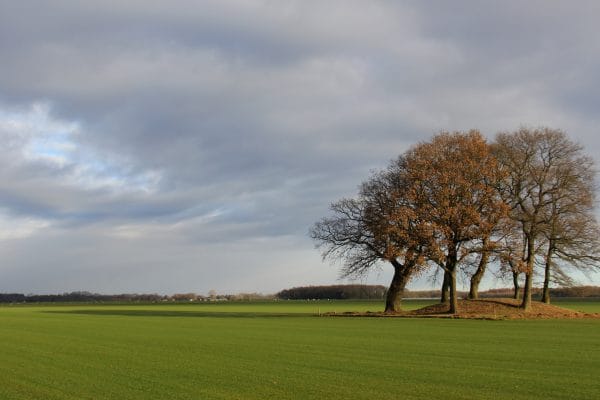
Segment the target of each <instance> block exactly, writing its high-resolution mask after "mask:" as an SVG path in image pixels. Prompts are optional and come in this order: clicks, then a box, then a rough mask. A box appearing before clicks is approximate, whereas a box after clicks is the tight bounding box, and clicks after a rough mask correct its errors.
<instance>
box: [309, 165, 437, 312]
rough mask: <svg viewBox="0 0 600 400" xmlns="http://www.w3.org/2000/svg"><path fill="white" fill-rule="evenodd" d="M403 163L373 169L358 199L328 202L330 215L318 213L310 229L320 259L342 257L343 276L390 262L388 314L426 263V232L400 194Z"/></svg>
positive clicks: (396, 309)
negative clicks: (319, 219)
mask: <svg viewBox="0 0 600 400" xmlns="http://www.w3.org/2000/svg"><path fill="white" fill-rule="evenodd" d="M403 168H404V161H403V159H402V158H399V159H398V160H396V161H395V162H393V163H392V164H391V165H390V167H389V168H388V169H387V170H385V171H382V172H378V173H375V174H374V175H373V176H372V177H371V179H369V180H368V181H366V182H365V183H363V184H362V186H361V188H360V193H359V196H358V198H356V199H342V200H340V201H338V202H336V203H334V204H332V205H331V211H332V212H333V216H330V217H326V218H323V219H322V220H321V221H319V222H317V223H316V224H315V225H314V226H313V228H312V229H311V231H310V236H311V237H312V238H313V239H314V240H315V241H316V242H317V247H319V248H322V249H323V253H322V254H323V258H324V259H334V260H335V259H341V260H343V261H344V267H343V269H342V276H344V277H358V276H362V275H365V274H367V273H368V272H369V271H370V270H371V269H372V268H373V267H374V266H376V264H377V263H378V262H380V261H383V262H388V263H389V264H391V265H392V267H393V268H394V276H393V278H392V282H391V284H390V287H389V289H388V293H387V296H386V305H385V312H388V313H393V312H398V311H400V310H401V302H402V295H403V293H404V290H405V287H406V285H407V283H408V282H409V280H410V279H411V277H412V276H413V275H414V274H415V273H417V272H418V271H419V270H420V269H421V268H423V267H424V266H425V262H424V258H423V257H422V253H423V249H424V247H425V246H426V241H427V238H428V237H429V236H428V235H425V234H423V232H422V226H421V224H420V222H419V220H418V218H417V217H416V215H415V213H414V210H413V208H412V207H411V206H410V204H408V203H407V201H406V199H405V197H404V193H405V192H406V183H405V179H404V171H403ZM423 238H424V239H423Z"/></svg>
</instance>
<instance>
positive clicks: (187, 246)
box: [0, 0, 600, 294]
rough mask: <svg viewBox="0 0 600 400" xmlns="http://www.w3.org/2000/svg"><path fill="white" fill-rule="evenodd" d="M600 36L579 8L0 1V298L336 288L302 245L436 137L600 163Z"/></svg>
mask: <svg viewBox="0 0 600 400" xmlns="http://www.w3.org/2000/svg"><path fill="white" fill-rule="evenodd" d="M599 18H600V3H598V2H597V1H584V0H581V1H576V2H572V1H546V0H540V1H527V2H523V1H503V2H481V1H452V2H450V1H426V2H425V1H398V2H396V1H376V0H370V1H310V0H298V1H285V0H281V1H254V0H233V1H223V0H215V1H148V0H128V1H112V0H103V1H89V2H87V1H86V2H82V1H77V0H74V1H66V0H65V1H30V0H20V1H12V0H0V60H2V62H1V63H0V139H1V140H0V260H1V261H0V292H21V293H62V292H70V291H78V290H86V291H91V292H99V293H124V292H127V293H132V292H138V293H141V292H144V293H161V294H171V293H182V292H196V293H207V292H208V291H209V290H216V291H217V292H219V293H238V292H262V293H273V292H276V291H279V290H281V289H284V288H288V287H292V286H300V285H317V284H336V283H346V282H348V281H346V280H339V270H340V266H339V265H336V264H331V263H330V262H327V261H326V262H323V261H322V260H321V257H320V254H319V251H318V250H316V249H315V248H314V243H313V242H312V241H311V239H310V238H309V237H308V230H309V229H310V227H311V226H312V225H313V224H314V223H315V222H316V221H317V220H319V219H320V218H321V217H323V216H326V215H328V213H329V205H330V203H332V202H334V201H336V200H338V199H340V198H342V197H348V196H354V195H355V194H356V192H357V187H358V185H359V184H360V183H361V182H362V181H363V180H365V179H366V178H368V176H369V175H370V173H371V172H372V171H373V170H377V169H380V168H384V167H385V166H386V165H387V164H388V162H389V160H391V159H393V158H395V157H397V156H398V155H399V154H401V153H402V152H404V151H405V150H407V149H408V148H409V147H410V146H411V145H414V144H416V143H418V142H419V141H425V140H428V139H429V138H431V137H432V136H433V135H434V134H436V133H438V132H439V131H441V130H448V131H454V130H467V129H471V128H474V129H479V130H481V132H482V133H483V134H485V135H486V136H487V137H488V138H490V139H491V138H493V137H494V135H495V134H496V133H497V132H499V131H511V130H515V129H517V128H519V127H520V126H529V127H538V126H549V127H551V128H557V129H562V130H564V131H565V132H567V134H568V135H569V137H570V138H572V139H573V140H574V141H576V142H578V143H580V144H582V145H583V146H584V148H585V150H586V152H587V154H589V155H591V156H593V157H594V158H595V159H596V162H600V156H599V154H600V138H599V137H598V128H599V127H600V91H599V90H598V88H599V87H600V28H599V27H598V19H599ZM599 165H600V164H599ZM390 278H391V271H390V270H388V267H387V266H385V265H382V267H381V269H380V270H374V271H373V273H372V274H370V275H369V276H368V277H366V278H364V279H363V280H362V281H360V282H365V283H375V284H384V285H387V284H388V283H389V280H390ZM581 283H582V284H600V277H598V276H596V277H595V278H594V277H593V278H592V280H591V281H590V280H586V279H582V280H581ZM490 284H498V285H501V286H502V282H500V283H498V282H492V283H490ZM429 286H430V284H428V283H427V282H425V281H423V280H421V281H416V282H413V283H412V284H411V286H410V287H411V288H415V289H418V288H426V287H429Z"/></svg>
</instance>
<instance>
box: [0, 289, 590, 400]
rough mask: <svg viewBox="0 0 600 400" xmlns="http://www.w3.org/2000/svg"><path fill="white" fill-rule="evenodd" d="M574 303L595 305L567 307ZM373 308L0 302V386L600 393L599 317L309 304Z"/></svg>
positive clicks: (295, 395) (396, 395)
mask: <svg viewBox="0 0 600 400" xmlns="http://www.w3.org/2000/svg"><path fill="white" fill-rule="evenodd" d="M426 303H427V304H429V303H430V302H426ZM422 305H424V303H423V302H407V303H406V304H405V306H406V308H416V307H419V306H422ZM565 305H567V306H569V307H571V306H572V305H571V303H565ZM581 306H585V308H588V311H592V309H596V308H595V307H598V306H600V304H598V303H597V302H596V303H592V304H586V303H581V302H577V304H575V305H574V306H573V307H574V308H576V309H577V307H581ZM381 307H382V304H381V302H324V301H319V302H276V303H228V304H225V303H217V304H198V305H197V304H175V305H173V304H168V305H139V306H136V305H120V306H113V305H95V306H87V305H73V306H47V305H45V306H18V307H14V306H12V307H11V306H2V307H0V354H1V355H2V357H1V358H0V398H1V399H328V398H331V399H333V398H336V399H337V398H347V399H367V398H368V399H372V398H377V399H400V398H401V399H434V398H445V399H498V398H511V399H542V398H543V399H569V398H571V399H587V398H590V399H591V398H595V397H597V394H598V392H599V391H600V384H599V383H598V379H597V376H598V375H600V362H599V361H600V343H599V341H598V334H599V332H600V320H544V321H473V320H424V319H378V318H327V317H321V318H319V317H317V316H316V314H318V312H319V309H320V310H321V312H330V311H336V312H344V311H379V310H381ZM598 308H600V307H598Z"/></svg>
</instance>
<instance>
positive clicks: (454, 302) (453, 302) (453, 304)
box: [448, 266, 458, 314]
mask: <svg viewBox="0 0 600 400" xmlns="http://www.w3.org/2000/svg"><path fill="white" fill-rule="evenodd" d="M456 296H457V295H456V266H455V267H454V268H453V269H452V271H451V272H450V310H449V311H448V312H449V313H450V314H456V313H457V311H458V298H457V297H456Z"/></svg>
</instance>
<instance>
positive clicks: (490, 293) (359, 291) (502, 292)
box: [275, 285, 600, 300]
mask: <svg viewBox="0 0 600 400" xmlns="http://www.w3.org/2000/svg"><path fill="white" fill-rule="evenodd" d="M386 290H387V288H386V287H385V286H381V285H330V286H301V287H294V288H291V289H285V290H282V291H281V292H279V293H277V294H276V295H275V296H276V297H277V298H279V299H282V300H309V299H332V300H334V299H336V300H343V299H357V300H360V299H375V300H379V299H383V298H384V297H385V295H386ZM550 293H551V295H552V296H553V297H600V286H574V287H565V288H554V289H550ZM468 294H469V292H458V295H459V297H463V298H466V297H467V295H468ZM513 294H514V289H512V288H500V289H490V290H487V291H484V292H480V294H479V296H480V297H487V298H490V297H512V296H513ZM541 295H542V289H541V288H534V289H533V296H534V297H541ZM440 296H441V292H440V291H439V290H415V291H411V290H407V291H405V292H404V298H418V299H424V298H436V299H437V298H439V297H440Z"/></svg>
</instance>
